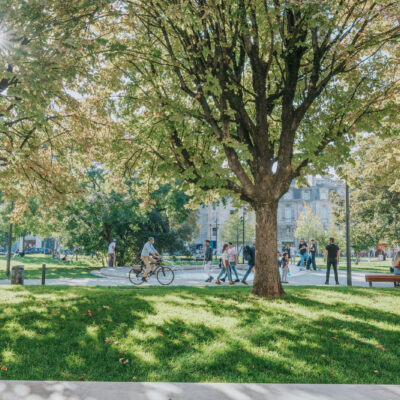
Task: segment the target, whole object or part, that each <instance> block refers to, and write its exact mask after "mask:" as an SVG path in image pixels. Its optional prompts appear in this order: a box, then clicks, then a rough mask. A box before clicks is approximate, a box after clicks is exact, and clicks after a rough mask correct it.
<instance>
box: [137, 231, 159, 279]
mask: <svg viewBox="0 0 400 400" xmlns="http://www.w3.org/2000/svg"><path fill="white" fill-rule="evenodd" d="M153 244H154V238H153V237H150V238H149V241H148V242H147V243H146V244H145V245H144V246H143V249H142V253H141V254H140V258H141V259H142V260H143V262H144V264H145V265H146V270H145V271H144V273H143V280H144V281H145V280H147V275H148V274H149V272H150V271H152V270H153V267H152V264H155V263H156V262H157V260H155V259H154V258H153V257H152V256H154V257H155V258H160V254H159V253H158V251H157V250H156V249H155V248H154V246H153Z"/></svg>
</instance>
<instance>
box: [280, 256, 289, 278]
mask: <svg viewBox="0 0 400 400" xmlns="http://www.w3.org/2000/svg"><path fill="white" fill-rule="evenodd" d="M281 269H282V275H281V280H282V283H289V282H288V273H289V254H288V253H287V252H286V251H285V252H284V253H283V255H282V259H281Z"/></svg>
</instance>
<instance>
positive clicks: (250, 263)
mask: <svg viewBox="0 0 400 400" xmlns="http://www.w3.org/2000/svg"><path fill="white" fill-rule="evenodd" d="M249 250H250V251H249V258H248V262H247V263H248V268H247V271H246V273H245V274H244V276H243V279H242V283H243V285H248V283H247V281H246V279H247V277H248V276H249V275H250V272H251V271H252V270H253V268H254V265H255V262H256V242H254V243H253V246H250V248H249Z"/></svg>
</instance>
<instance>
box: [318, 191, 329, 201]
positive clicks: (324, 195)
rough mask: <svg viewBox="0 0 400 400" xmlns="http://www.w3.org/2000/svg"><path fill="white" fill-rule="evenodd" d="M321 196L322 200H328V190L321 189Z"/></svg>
mask: <svg viewBox="0 0 400 400" xmlns="http://www.w3.org/2000/svg"><path fill="white" fill-rule="evenodd" d="M319 196H320V199H321V200H327V199H328V189H320V191H319Z"/></svg>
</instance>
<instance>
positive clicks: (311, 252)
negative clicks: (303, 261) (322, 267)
mask: <svg viewBox="0 0 400 400" xmlns="http://www.w3.org/2000/svg"><path fill="white" fill-rule="evenodd" d="M316 254H317V246H316V244H315V242H314V239H311V240H310V246H309V247H308V261H307V269H308V270H309V269H310V266H311V264H312V266H313V270H314V271H316V270H317V264H316V263H315V256H316Z"/></svg>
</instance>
